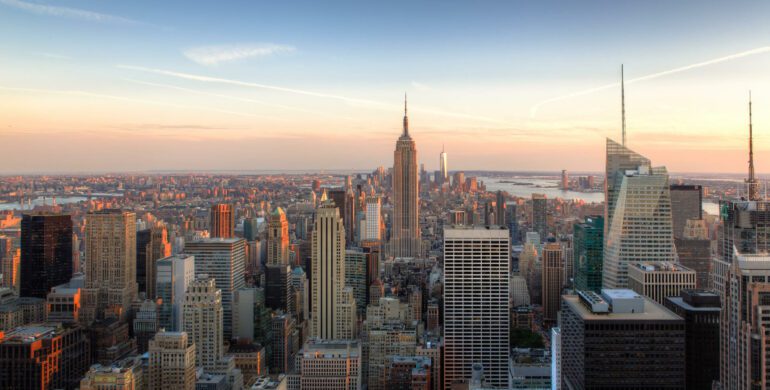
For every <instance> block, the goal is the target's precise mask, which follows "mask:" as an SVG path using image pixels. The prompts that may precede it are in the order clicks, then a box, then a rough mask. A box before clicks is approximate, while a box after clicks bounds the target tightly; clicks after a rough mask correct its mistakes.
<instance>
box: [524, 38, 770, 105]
mask: <svg viewBox="0 0 770 390" xmlns="http://www.w3.org/2000/svg"><path fill="white" fill-rule="evenodd" d="M767 52H770V46H763V47H758V48H756V49H752V50H748V51H743V52H740V53H735V54H730V55H728V56H724V57H719V58H714V59H711V60H707V61H703V62H698V63H695V64H691V65H685V66H680V67H678V68H674V69H669V70H664V71H662V72H657V73H653V74H648V75H646V76H641V77H637V78H634V79H631V80H626V84H631V83H637V82H639V81H646V80H651V79H656V78H658V77H663V76H668V75H670V74H674V73H679V72H684V71H688V70H691V69H696V68H702V67H704V66H709V65H714V64H718V63H720V62H725V61H732V60H736V59H738V58H743V57H748V56H753V55H756V54H762V53H767ZM618 86H620V83H612V84H606V85H602V86H600V87H594V88H591V89H586V90H583V91H579V92H573V93H569V94H566V95H562V96H557V97H554V98H550V99H547V100H543V101H542V102H540V103H537V104H535V105H534V106H532V108H530V110H529V115H530V117H532V118H534V117H535V115H537V111H538V110H539V109H540V107H542V106H543V105H544V104H548V103H553V102H557V101H560V100H566V99H571V98H574V97H578V96H583V95H588V94H591V93H594V92H599V91H603V90H605V89H610V88H615V87H618Z"/></svg>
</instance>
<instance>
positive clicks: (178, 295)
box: [155, 255, 195, 331]
mask: <svg viewBox="0 0 770 390" xmlns="http://www.w3.org/2000/svg"><path fill="white" fill-rule="evenodd" d="M155 265H156V270H157V272H156V275H155V277H156V283H155V286H156V290H157V297H158V298H160V299H161V304H160V308H159V310H158V325H159V326H160V327H161V328H164V329H166V330H167V331H181V330H182V323H183V318H182V314H183V313H182V309H183V307H184V302H185V295H186V294H187V288H188V287H189V286H190V283H191V282H192V281H193V280H195V258H193V257H192V256H186V255H174V256H170V257H166V258H164V259H160V260H158V261H157V262H156V263H155Z"/></svg>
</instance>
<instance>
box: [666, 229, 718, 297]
mask: <svg viewBox="0 0 770 390" xmlns="http://www.w3.org/2000/svg"><path fill="white" fill-rule="evenodd" d="M723 231H724V227H723ZM674 244H675V245H676V254H677V255H678V256H679V262H680V263H682V265H684V266H685V267H688V268H690V269H692V270H694V271H695V272H696V273H697V276H696V286H697V287H698V288H707V287H709V286H710V285H711V283H710V281H711V262H712V255H711V239H709V236H708V228H707V227H706V222H705V221H704V220H702V219H688V220H687V223H686V224H685V227H684V233H682V235H681V237H679V238H675V239H674Z"/></svg>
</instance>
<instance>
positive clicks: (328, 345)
mask: <svg viewBox="0 0 770 390" xmlns="http://www.w3.org/2000/svg"><path fill="white" fill-rule="evenodd" d="M297 363H298V364H297V371H298V372H297V375H298V376H299V379H300V383H299V384H300V386H299V388H301V389H302V390H327V389H340V390H358V389H360V388H362V380H361V379H362V378H361V365H362V361H361V345H360V343H359V342H358V341H348V340H345V341H341V340H325V341H319V340H310V341H308V342H307V343H305V345H304V346H303V347H302V350H301V351H299V353H298V356H297Z"/></svg>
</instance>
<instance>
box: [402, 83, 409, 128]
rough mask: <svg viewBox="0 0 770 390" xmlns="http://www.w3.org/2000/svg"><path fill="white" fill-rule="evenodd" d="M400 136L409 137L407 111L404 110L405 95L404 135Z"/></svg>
mask: <svg viewBox="0 0 770 390" xmlns="http://www.w3.org/2000/svg"><path fill="white" fill-rule="evenodd" d="M402 136H405V137H408V136H409V117H408V116H407V110H406V93H404V133H403V134H402Z"/></svg>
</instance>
